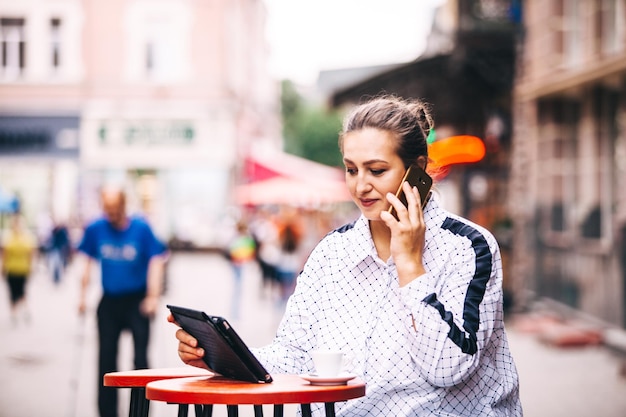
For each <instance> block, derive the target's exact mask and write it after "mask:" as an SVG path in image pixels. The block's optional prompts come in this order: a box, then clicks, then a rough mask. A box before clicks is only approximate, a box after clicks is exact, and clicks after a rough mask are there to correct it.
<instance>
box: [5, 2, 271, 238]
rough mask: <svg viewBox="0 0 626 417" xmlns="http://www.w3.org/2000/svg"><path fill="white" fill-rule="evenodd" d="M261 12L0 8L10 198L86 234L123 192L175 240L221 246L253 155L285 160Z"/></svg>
mask: <svg viewBox="0 0 626 417" xmlns="http://www.w3.org/2000/svg"><path fill="white" fill-rule="evenodd" d="M265 18H266V11H265V7H264V5H263V3H262V1H261V0H258V1H256V0H255V1H249V0H157V1H154V0H111V1H106V2H104V1H98V0H88V1H79V0H59V1H56V2H49V1H44V0H31V1H24V2H15V1H10V0H0V42H1V43H2V55H1V61H2V62H0V166H1V167H0V185H2V186H3V187H4V188H7V189H9V190H11V191H17V193H19V195H20V199H21V200H22V203H23V204H22V208H23V210H24V214H25V215H26V216H27V218H28V219H29V221H30V222H31V223H33V222H34V223H37V222H39V221H40V218H41V217H45V216H46V215H47V216H49V217H53V218H58V219H60V220H64V221H71V220H75V221H78V222H84V221H86V220H88V219H89V218H90V217H93V216H94V215H95V214H96V213H97V212H98V201H97V194H96V190H97V188H98V187H99V186H100V185H102V184H103V183H104V182H118V183H121V184H123V185H124V186H125V187H126V188H127V189H128V194H129V196H130V204H131V209H132V210H133V211H137V212H141V213H142V214H144V215H145V216H147V217H148V218H149V219H150V220H151V222H152V223H153V225H154V227H155V228H156V230H157V231H158V233H159V234H160V235H161V236H162V237H163V238H165V239H171V238H176V239H181V240H190V241H193V242H194V243H196V244H198V245H206V244H211V243H212V241H213V240H215V238H216V236H215V233H216V230H217V229H218V227H217V224H218V223H219V221H220V218H221V216H223V215H224V214H225V210H226V207H228V205H229V204H230V202H231V193H230V192H229V190H230V188H231V186H232V185H233V184H234V183H235V181H236V178H235V177H236V173H237V172H238V170H239V168H240V164H241V163H242V162H241V161H243V159H244V156H245V155H246V153H247V150H248V149H249V147H250V145H251V144H252V143H253V142H254V143H257V144H258V143H259V142H268V143H269V144H270V145H269V146H275V147H280V121H279V103H278V100H279V85H278V83H276V82H274V81H273V80H272V79H270V77H269V74H268V71H267V64H266V59H267V56H268V47H267V45H266V42H265V35H264V34H265Z"/></svg>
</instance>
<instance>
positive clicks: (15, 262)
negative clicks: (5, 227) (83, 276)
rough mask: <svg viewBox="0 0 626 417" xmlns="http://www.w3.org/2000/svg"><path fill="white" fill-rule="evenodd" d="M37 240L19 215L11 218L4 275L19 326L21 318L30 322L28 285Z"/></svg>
mask: <svg viewBox="0 0 626 417" xmlns="http://www.w3.org/2000/svg"><path fill="white" fill-rule="evenodd" d="M37 247H38V245H37V240H36V239H35V237H34V236H33V235H32V234H31V233H30V232H29V231H28V230H26V227H25V226H24V224H23V219H22V217H21V216H20V215H19V214H15V215H13V217H12V218H11V228H10V230H9V232H8V233H7V235H6V238H5V240H4V248H3V251H2V274H3V276H4V277H5V279H6V281H7V284H8V286H9V296H10V302H11V321H12V322H13V324H14V325H17V323H18V321H19V319H20V318H22V319H23V320H24V321H25V322H29V321H30V312H29V310H28V304H27V302H26V283H27V281H28V279H29V277H30V273H31V271H32V268H33V263H34V257H35V253H36V251H37Z"/></svg>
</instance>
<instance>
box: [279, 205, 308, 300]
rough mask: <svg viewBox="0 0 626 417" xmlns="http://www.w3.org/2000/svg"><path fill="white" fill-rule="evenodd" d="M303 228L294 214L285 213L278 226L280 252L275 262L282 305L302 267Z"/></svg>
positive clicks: (290, 292)
mask: <svg viewBox="0 0 626 417" xmlns="http://www.w3.org/2000/svg"><path fill="white" fill-rule="evenodd" d="M303 234H304V231H303V228H302V226H301V225H300V223H299V222H298V221H297V220H296V216H295V214H288V215H285V216H284V217H283V218H282V219H281V221H280V223H279V226H278V241H279V248H280V253H279V256H278V260H277V263H276V270H277V272H278V282H279V283H280V302H281V304H280V306H281V308H282V307H284V304H285V303H286V302H287V299H288V298H289V296H290V295H291V294H292V293H293V290H294V286H295V284H296V277H297V276H298V272H300V270H301V269H302V260H301V254H300V246H301V242H302V239H303Z"/></svg>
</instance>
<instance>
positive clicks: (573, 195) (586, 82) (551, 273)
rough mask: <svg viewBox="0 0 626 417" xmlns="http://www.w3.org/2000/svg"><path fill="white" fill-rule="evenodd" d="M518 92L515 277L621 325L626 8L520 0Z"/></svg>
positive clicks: (625, 285) (604, 1) (606, 1)
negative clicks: (522, 4)
mask: <svg viewBox="0 0 626 417" xmlns="http://www.w3.org/2000/svg"><path fill="white" fill-rule="evenodd" d="M524 3H525V9H524V36H523V43H522V45H521V46H523V48H521V49H520V55H519V66H518V73H517V82H516V87H515V92H514V99H515V100H514V118H515V128H514V143H513V154H512V162H513V167H512V171H513V175H512V181H511V189H510V191H511V193H510V205H509V208H510V213H511V216H512V218H513V220H514V224H515V233H514V240H513V242H514V251H513V254H514V258H513V259H514V260H513V264H514V265H513V275H514V276H515V277H516V279H518V280H519V283H520V285H523V286H525V287H526V288H528V289H530V290H531V291H532V292H533V293H535V294H539V295H542V296H547V297H549V298H550V299H553V300H557V301H559V302H561V303H563V304H566V305H569V306H571V307H575V308H576V309H578V310H581V311H583V312H585V313H587V314H589V315H591V316H594V317H597V318H600V319H602V320H604V321H606V322H609V323H613V324H621V325H622V326H623V325H624V324H625V323H626V311H625V309H624V303H625V301H626V264H625V263H626V253H625V252H624V245H625V239H626V236H625V231H626V193H625V192H624V190H626V130H625V129H624V126H626V124H625V121H626V101H625V98H626V2H624V0H595V1H591V0H588V1H578V0H547V1H526V2H524Z"/></svg>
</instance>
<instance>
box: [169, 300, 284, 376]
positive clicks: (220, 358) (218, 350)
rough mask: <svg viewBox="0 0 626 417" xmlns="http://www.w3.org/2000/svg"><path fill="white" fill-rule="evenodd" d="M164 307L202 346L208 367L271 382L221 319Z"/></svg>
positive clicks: (230, 374) (260, 366) (254, 358)
mask: <svg viewBox="0 0 626 417" xmlns="http://www.w3.org/2000/svg"><path fill="white" fill-rule="evenodd" d="M167 308H169V310H170V311H171V312H172V315H173V316H174V319H175V320H176V322H177V323H178V324H179V325H180V327H181V328H182V329H183V330H185V331H186V332H187V333H189V334H190V335H192V336H193V337H195V338H196V339H197V340H198V345H199V347H201V348H202V349H204V357H203V360H204V362H205V363H206V364H207V366H208V367H209V368H210V369H211V370H213V371H215V372H217V373H219V374H221V375H223V376H225V377H228V378H232V379H237V380H241V381H247V382H256V383H261V382H272V377H271V375H270V374H269V373H268V372H267V371H266V370H265V368H264V367H263V365H261V363H260V362H259V361H258V359H257V358H256V357H255V356H254V355H253V354H252V352H250V349H248V347H247V346H246V344H245V343H244V342H243V340H241V338H240V337H239V335H238V334H237V333H236V332H235V329H233V327H232V326H231V325H230V324H229V323H228V321H226V319H225V318H223V317H220V316H209V315H207V314H206V313H204V312H202V311H198V310H193V309H189V308H185V307H179V306H173V305H169V304H168V305H167Z"/></svg>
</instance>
